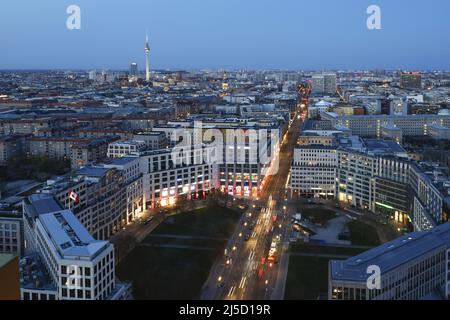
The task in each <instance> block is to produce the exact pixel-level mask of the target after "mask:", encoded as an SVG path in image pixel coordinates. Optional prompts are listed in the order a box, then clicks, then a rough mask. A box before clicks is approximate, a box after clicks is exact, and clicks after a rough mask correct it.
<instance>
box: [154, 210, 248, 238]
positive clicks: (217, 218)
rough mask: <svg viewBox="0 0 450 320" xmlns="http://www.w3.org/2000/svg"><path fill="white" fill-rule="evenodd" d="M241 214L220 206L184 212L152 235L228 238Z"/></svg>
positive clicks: (167, 220) (159, 227) (164, 223)
mask: <svg viewBox="0 0 450 320" xmlns="http://www.w3.org/2000/svg"><path fill="white" fill-rule="evenodd" d="M241 214H242V213H241V212H239V211H235V210H231V209H228V208H224V207H220V206H214V207H210V208H202V209H198V210H194V211H189V212H184V213H180V214H177V215H174V216H171V217H169V218H167V219H166V220H165V221H164V222H163V223H162V224H161V225H160V226H158V228H156V230H155V231H154V232H153V234H173V235H183V236H202V237H211V238H228V237H230V235H231V233H232V232H233V231H234V228H235V224H236V222H237V221H238V220H239V218H240V217H241Z"/></svg>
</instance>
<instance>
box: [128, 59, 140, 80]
mask: <svg viewBox="0 0 450 320" xmlns="http://www.w3.org/2000/svg"><path fill="white" fill-rule="evenodd" d="M138 75H139V70H138V65H137V63H136V62H132V63H130V71H129V76H130V78H137V77H138Z"/></svg>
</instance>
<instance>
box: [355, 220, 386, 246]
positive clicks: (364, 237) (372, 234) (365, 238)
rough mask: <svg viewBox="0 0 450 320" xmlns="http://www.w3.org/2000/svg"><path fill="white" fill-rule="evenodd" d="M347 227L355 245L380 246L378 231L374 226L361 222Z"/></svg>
mask: <svg viewBox="0 0 450 320" xmlns="http://www.w3.org/2000/svg"><path fill="white" fill-rule="evenodd" d="M347 226H348V229H349V231H350V240H351V242H352V244H353V245H360V246H378V245H379V244H380V239H379V238H378V233H377V230H376V229H375V228H374V227H373V226H371V225H368V224H366V223H363V222H360V221H352V222H349V223H348V224H347Z"/></svg>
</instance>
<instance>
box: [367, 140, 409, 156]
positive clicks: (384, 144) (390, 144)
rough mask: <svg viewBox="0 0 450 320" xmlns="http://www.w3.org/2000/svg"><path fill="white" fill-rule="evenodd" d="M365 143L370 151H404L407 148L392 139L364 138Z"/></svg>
mask: <svg viewBox="0 0 450 320" xmlns="http://www.w3.org/2000/svg"><path fill="white" fill-rule="evenodd" d="M364 143H365V145H366V147H367V150H368V151H369V152H380V153H384V152H394V153H404V152H406V151H405V149H404V148H403V147H402V146H401V145H400V144H398V143H396V142H394V141H390V140H378V139H364Z"/></svg>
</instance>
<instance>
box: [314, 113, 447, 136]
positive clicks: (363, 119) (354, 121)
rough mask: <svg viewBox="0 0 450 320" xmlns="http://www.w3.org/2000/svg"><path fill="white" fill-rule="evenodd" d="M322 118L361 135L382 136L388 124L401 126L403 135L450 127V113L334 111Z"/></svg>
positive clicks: (426, 132) (424, 133) (421, 133)
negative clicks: (341, 114)
mask: <svg viewBox="0 0 450 320" xmlns="http://www.w3.org/2000/svg"><path fill="white" fill-rule="evenodd" d="M321 118H322V120H327V121H330V122H331V125H332V127H336V126H343V127H345V128H348V129H350V130H351V132H352V134H354V135H358V136H361V137H377V138H380V137H382V130H383V127H386V126H393V127H396V128H399V129H400V130H401V133H402V136H403V137H406V136H428V135H429V133H430V132H429V126H431V125H436V124H437V125H441V126H444V127H447V128H450V115H447V114H433V115H432V114H423V115H402V116H388V115H366V116H355V115H353V116H340V115H338V114H336V113H334V112H324V113H322V114H321Z"/></svg>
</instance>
